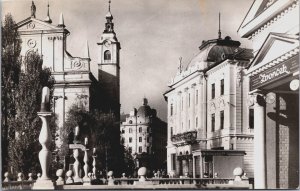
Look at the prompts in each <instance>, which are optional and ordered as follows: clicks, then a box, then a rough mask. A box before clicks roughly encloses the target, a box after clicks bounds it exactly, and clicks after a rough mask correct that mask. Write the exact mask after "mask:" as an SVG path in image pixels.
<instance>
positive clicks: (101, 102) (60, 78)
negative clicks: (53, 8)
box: [17, 1, 120, 144]
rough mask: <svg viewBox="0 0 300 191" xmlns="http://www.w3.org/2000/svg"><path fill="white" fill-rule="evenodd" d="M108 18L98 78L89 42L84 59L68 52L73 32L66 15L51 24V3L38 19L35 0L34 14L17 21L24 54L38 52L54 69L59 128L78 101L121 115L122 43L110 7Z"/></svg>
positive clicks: (54, 105) (44, 61)
mask: <svg viewBox="0 0 300 191" xmlns="http://www.w3.org/2000/svg"><path fill="white" fill-rule="evenodd" d="M106 19H107V23H106V24H105V30H104V32H103V33H102V35H101V39H100V42H99V43H98V45H99V49H100V50H99V79H98V80H97V79H96V78H95V77H94V76H93V74H92V73H91V69H90V61H91V58H90V55H89V47H88V44H87V47H84V48H85V49H86V51H85V56H84V57H83V58H80V57H74V56H72V55H71V54H70V53H69V52H68V51H67V37H68V36H69V35H70V32H69V31H68V30H67V29H66V26H65V23H64V18H63V14H61V15H60V19H59V22H58V24H53V23H52V20H51V18H50V14H49V4H48V13H47V17H46V19H44V20H41V19H37V18H36V7H35V5H34V2H33V1H32V5H31V16H30V17H28V18H27V19H25V20H22V21H20V22H19V23H17V29H18V31H19V34H20V38H21V40H22V50H21V56H22V57H25V56H27V55H29V54H30V53H31V52H37V53H38V54H39V55H41V57H42V59H43V67H48V68H50V69H51V75H52V76H53V77H54V80H55V84H54V93H53V98H54V101H53V108H52V109H53V112H54V114H55V116H56V117H57V125H58V127H59V128H63V125H64V122H65V120H66V115H67V112H68V111H69V108H70V107H71V106H72V105H73V104H77V103H78V102H81V103H83V104H84V106H85V108H86V109H87V110H90V109H93V108H97V109H101V110H102V111H112V112H114V113H115V115H116V116H117V118H119V117H118V116H119V113H120V101H119V100H120V86H119V81H120V80H119V73H120V71H119V69H120V67H119V62H120V58H119V55H120V53H119V52H120V43H119V42H118V40H117V38H116V34H115V32H114V28H113V22H112V19H113V17H112V15H111V13H110V8H109V11H108V14H107V15H106ZM23 67H26V66H23ZM104 73H105V74H104ZM108 86H109V87H110V88H111V89H109V88H107V87H108ZM107 97H109V100H108V98H107ZM58 144H59V143H58Z"/></svg>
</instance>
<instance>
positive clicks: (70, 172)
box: [66, 170, 74, 184]
mask: <svg viewBox="0 0 300 191" xmlns="http://www.w3.org/2000/svg"><path fill="white" fill-rule="evenodd" d="M72 175H73V171H72V170H68V172H67V173H66V176H67V177H68V178H67V181H66V184H72V183H73V182H74V181H73V178H72Z"/></svg>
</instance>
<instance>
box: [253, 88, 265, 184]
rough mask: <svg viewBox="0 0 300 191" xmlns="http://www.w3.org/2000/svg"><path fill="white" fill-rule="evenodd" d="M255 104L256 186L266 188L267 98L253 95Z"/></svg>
mask: <svg viewBox="0 0 300 191" xmlns="http://www.w3.org/2000/svg"><path fill="white" fill-rule="evenodd" d="M252 99H253V100H252V104H254V106H253V108H254V188H255V189H266V150H265V108H264V106H265V100H264V98H263V96H261V95H259V94H258V95H255V96H253V97H252Z"/></svg>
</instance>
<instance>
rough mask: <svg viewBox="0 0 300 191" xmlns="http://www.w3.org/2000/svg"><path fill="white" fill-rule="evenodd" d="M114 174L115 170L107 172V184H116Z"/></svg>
mask: <svg viewBox="0 0 300 191" xmlns="http://www.w3.org/2000/svg"><path fill="white" fill-rule="evenodd" d="M113 175H114V172H113V171H109V172H108V173H107V176H108V182H107V185H109V186H111V185H115V180H114V178H113Z"/></svg>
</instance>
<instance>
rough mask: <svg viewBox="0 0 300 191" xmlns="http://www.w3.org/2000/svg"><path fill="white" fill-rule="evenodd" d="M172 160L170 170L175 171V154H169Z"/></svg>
mask: <svg viewBox="0 0 300 191" xmlns="http://www.w3.org/2000/svg"><path fill="white" fill-rule="evenodd" d="M171 158H172V170H175V169H176V154H171Z"/></svg>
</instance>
